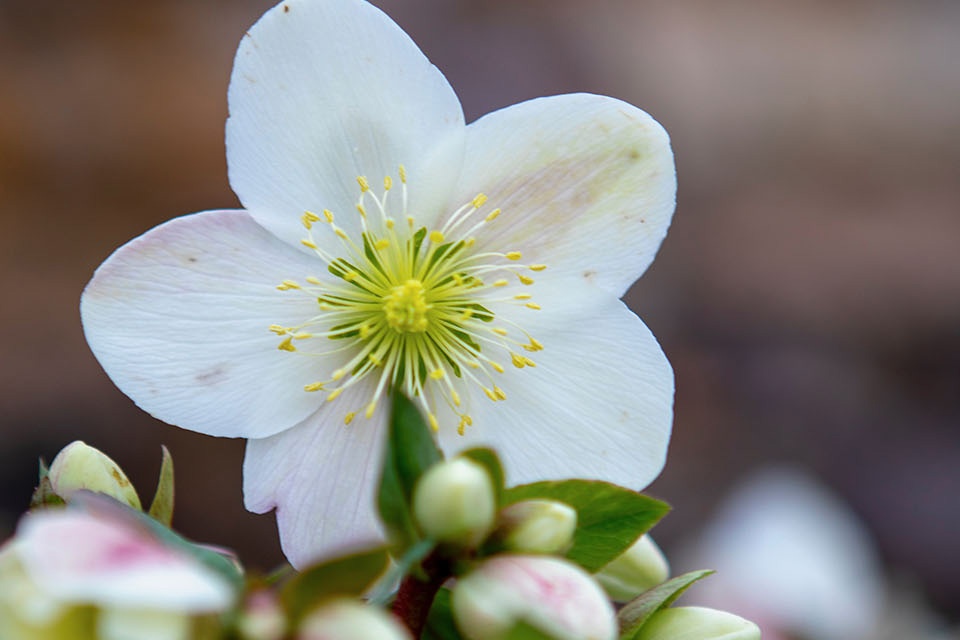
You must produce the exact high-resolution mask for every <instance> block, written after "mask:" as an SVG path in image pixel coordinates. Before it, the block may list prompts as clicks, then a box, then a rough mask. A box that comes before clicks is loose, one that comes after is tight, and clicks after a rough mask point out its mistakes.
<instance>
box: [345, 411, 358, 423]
mask: <svg viewBox="0 0 960 640" xmlns="http://www.w3.org/2000/svg"><path fill="white" fill-rule="evenodd" d="M356 417H357V413H356V412H355V411H351V412H350V413H348V414H347V415H345V416H343V424H350V423H351V422H353V419H354V418H356Z"/></svg>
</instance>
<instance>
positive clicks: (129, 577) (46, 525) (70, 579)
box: [15, 510, 233, 611]
mask: <svg viewBox="0 0 960 640" xmlns="http://www.w3.org/2000/svg"><path fill="white" fill-rule="evenodd" d="M15 545H16V547H15V548H16V553H17V555H18V556H19V558H20V559H21V561H22V562H23V566H24V569H25V571H26V572H27V574H28V575H29V576H30V578H31V580H33V581H34V582H35V583H36V584H37V585H38V587H40V588H41V589H42V590H43V591H44V592H45V593H48V594H50V595H52V596H54V597H55V598H57V599H59V600H61V601H64V602H74V603H87V604H95V605H98V606H110V607H144V608H150V609H162V610H170V611H222V610H224V609H226V608H227V607H228V606H229V605H230V603H231V601H232V599H233V594H232V592H231V588H230V585H229V584H227V583H226V581H225V580H224V579H223V578H221V577H220V576H218V575H217V574H215V573H213V572H212V571H211V570H210V569H207V568H206V567H204V566H203V565H201V564H199V563H197V562H196V561H194V560H193V559H191V558H189V557H187V556H185V555H182V554H180V553H178V552H175V551H173V550H171V549H168V548H166V547H164V546H162V545H161V544H160V543H159V542H158V541H157V540H156V539H155V538H153V537H151V536H150V535H149V534H147V533H146V532H145V531H143V530H141V529H138V528H136V526H134V525H131V524H130V523H125V522H121V521H107V520H102V519H99V518H97V517H95V516H93V515H91V514H89V513H86V512H83V511H74V510H54V511H40V512H35V513H31V514H28V515H27V516H25V517H24V519H23V520H22V521H21V523H20V526H19V527H18V530H17V538H16V540H15Z"/></svg>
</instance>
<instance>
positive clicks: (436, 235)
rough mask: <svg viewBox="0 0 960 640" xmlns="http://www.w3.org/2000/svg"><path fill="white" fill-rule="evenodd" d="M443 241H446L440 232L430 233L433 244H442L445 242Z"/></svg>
mask: <svg viewBox="0 0 960 640" xmlns="http://www.w3.org/2000/svg"><path fill="white" fill-rule="evenodd" d="M443 240H444V238H443V233H441V232H440V231H431V232H430V242H432V243H433V244H440V243H441V242H443Z"/></svg>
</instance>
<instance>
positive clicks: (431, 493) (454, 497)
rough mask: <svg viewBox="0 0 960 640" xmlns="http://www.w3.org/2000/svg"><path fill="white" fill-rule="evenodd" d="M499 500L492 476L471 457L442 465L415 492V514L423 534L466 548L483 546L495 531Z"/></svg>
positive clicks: (430, 473)
mask: <svg viewBox="0 0 960 640" xmlns="http://www.w3.org/2000/svg"><path fill="white" fill-rule="evenodd" d="M495 512H496V498H495V497H494V492H493V481H492V480H491V479H490V474H489V473H488V472H487V470H486V469H485V468H484V467H483V466H482V465H480V464H478V463H476V462H474V461H473V460H470V459H468V458H454V459H453V460H448V461H446V462H440V463H437V464H435V465H433V466H432V467H430V469H428V470H427V472H426V473H425V474H423V477H421V478H420V480H419V482H417V485H416V487H415V488H414V491H413V513H414V516H415V517H416V520H417V524H418V525H420V529H421V530H422V531H423V533H424V534H425V535H426V536H427V537H429V538H432V539H434V540H437V541H439V542H448V543H452V544H458V545H461V546H464V547H469V546H474V545H477V544H479V543H480V542H481V541H482V540H483V539H484V538H485V537H486V536H487V534H488V533H490V530H491V529H492V528H493V521H494V516H495V515H496V513H495Z"/></svg>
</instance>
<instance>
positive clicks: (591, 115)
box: [451, 94, 676, 296]
mask: <svg viewBox="0 0 960 640" xmlns="http://www.w3.org/2000/svg"><path fill="white" fill-rule="evenodd" d="M481 192H482V193H485V194H486V195H487V196H488V197H489V200H488V202H489V204H488V206H490V207H499V208H501V209H502V210H503V213H502V215H500V217H499V218H497V219H496V221H495V222H493V223H492V224H490V225H489V228H488V229H487V230H485V232H484V233H483V234H480V235H478V237H477V241H478V247H483V248H486V249H489V250H492V251H501V252H504V251H521V252H522V253H523V256H524V259H525V260H526V261H528V262H531V263H543V264H546V265H548V268H549V270H550V271H551V272H554V273H556V274H563V275H566V276H570V277H573V278H576V279H584V280H586V281H588V282H592V283H593V284H595V285H596V286H599V287H602V288H604V289H607V290H608V291H612V292H613V293H615V294H617V295H618V296H620V295H623V293H624V292H625V291H626V289H627V288H628V287H629V286H630V285H631V284H632V283H633V281H634V280H636V279H637V278H638V277H639V276H640V275H641V274H642V273H643V271H644V270H645V269H646V268H647V266H649V264H650V262H651V261H652V260H653V257H654V255H655V254H656V251H657V249H658V247H659V246H660V242H661V241H662V240H663V238H664V236H665V235H666V232H667V227H668V226H669V224H670V218H671V216H672V215H673V209H674V201H675V194H676V174H675V170H674V165H673V153H672V151H671V150H670V140H669V138H668V136H667V133H666V131H664V130H663V127H661V126H660V125H659V124H658V123H657V122H656V121H655V120H654V119H653V118H651V117H650V116H649V115H647V114H646V113H645V112H643V111H641V110H639V109H637V108H636V107H634V106H632V105H629V104H627V103H625V102H621V101H620V100H616V99H613V98H608V97H604V96H595V95H588V94H574V95H563V96H555V97H550V98H539V99H536V100H530V101H528V102H523V103H520V104H517V105H514V106H512V107H507V108H506V109H501V110H500V111H495V112H493V113H490V114H488V115H486V116H484V117H483V118H481V119H479V120H477V121H476V122H474V123H473V124H471V125H470V126H469V127H467V153H466V159H465V164H464V168H463V173H462V177H461V179H460V182H459V184H458V186H457V189H456V191H455V198H454V199H453V200H452V201H451V202H453V203H459V202H461V201H469V200H470V198H472V197H473V196H474V195H475V194H477V193H481Z"/></svg>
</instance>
